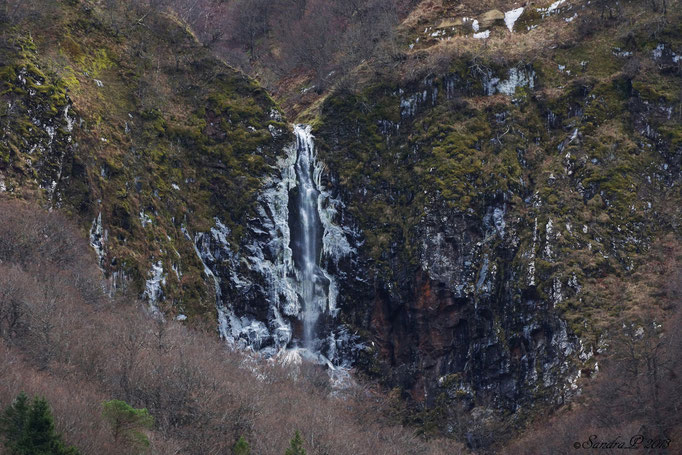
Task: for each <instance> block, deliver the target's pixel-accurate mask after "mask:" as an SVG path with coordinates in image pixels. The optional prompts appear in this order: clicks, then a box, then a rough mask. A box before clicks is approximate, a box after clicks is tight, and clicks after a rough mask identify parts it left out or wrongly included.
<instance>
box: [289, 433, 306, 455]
mask: <svg viewBox="0 0 682 455" xmlns="http://www.w3.org/2000/svg"><path fill="white" fill-rule="evenodd" d="M284 455H306V451H305V449H304V448H303V438H302V437H301V433H299V431H298V430H296V433H295V434H294V437H293V438H292V439H291V443H290V444H289V448H288V449H287V451H286V452H284Z"/></svg>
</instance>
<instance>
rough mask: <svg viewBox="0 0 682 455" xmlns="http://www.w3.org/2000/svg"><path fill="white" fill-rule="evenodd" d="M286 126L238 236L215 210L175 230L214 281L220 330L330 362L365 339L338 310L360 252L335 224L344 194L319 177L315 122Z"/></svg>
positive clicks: (351, 234)
mask: <svg viewBox="0 0 682 455" xmlns="http://www.w3.org/2000/svg"><path fill="white" fill-rule="evenodd" d="M293 129H294V135H295V139H296V140H295V142H292V143H290V144H287V145H286V147H285V148H284V150H283V152H284V153H283V154H282V156H281V157H280V158H279V160H278V162H277V165H276V167H275V168H274V169H273V172H272V175H271V176H269V177H267V178H265V179H264V182H263V188H262V190H261V193H260V195H259V196H258V203H257V206H256V215H257V216H256V217H254V218H252V219H250V220H249V221H248V222H247V224H246V226H245V228H246V235H245V237H244V243H243V244H242V245H239V246H237V245H231V244H230V241H229V239H230V229H229V228H228V227H227V226H226V225H225V224H224V223H223V222H221V220H220V219H219V218H218V217H216V218H214V223H215V224H214V227H212V228H211V229H210V230H209V231H208V232H199V233H195V234H194V235H190V233H189V231H187V229H186V228H185V227H184V226H183V228H182V230H183V233H184V234H185V237H186V238H187V239H188V240H190V241H191V242H192V243H193V245H194V251H195V253H196V255H197V257H198V259H199V261H200V262H201V264H202V266H203V269H204V275H205V277H206V279H207V280H212V281H213V284H214V287H215V293H216V294H215V298H216V306H217V310H218V324H219V332H220V335H221V337H222V338H223V339H225V340H226V341H227V342H228V343H231V344H234V345H236V346H239V347H242V348H246V349H253V350H254V351H257V352H259V353H260V354H262V355H264V356H266V357H275V356H278V357H279V356H284V357H283V358H286V359H288V360H287V361H293V360H292V359H300V358H306V359H308V360H310V361H313V362H317V363H320V364H325V365H327V366H328V367H329V369H330V370H336V369H338V368H337V367H344V368H345V367H347V366H350V362H351V357H352V352H354V351H357V350H358V349H361V348H362V345H361V344H360V342H359V340H358V337H357V336H356V335H355V334H352V333H349V331H348V329H347V328H346V327H345V326H344V325H343V324H341V323H340V322H339V321H338V319H337V315H338V312H339V309H338V308H337V299H338V293H339V285H338V283H337V279H338V277H339V276H342V275H341V274H342V273H343V272H341V268H342V267H344V264H346V265H345V266H346V267H347V266H348V261H350V260H351V259H352V258H353V257H354V256H355V255H356V254H357V252H356V249H355V247H354V246H352V245H354V244H357V242H358V238H359V235H360V234H359V233H358V232H357V231H356V230H355V229H353V228H352V227H351V226H347V225H344V224H342V223H341V221H342V219H343V216H342V210H343V202H342V201H341V200H340V199H338V198H336V197H334V196H332V194H331V190H330V188H325V187H324V185H323V183H322V182H323V175H324V169H325V167H324V165H323V164H322V162H320V161H319V160H318V159H317V157H316V156H315V146H314V140H313V139H314V138H313V135H312V128H311V127H310V126H308V125H294V127H293ZM351 241H352V244H351Z"/></svg>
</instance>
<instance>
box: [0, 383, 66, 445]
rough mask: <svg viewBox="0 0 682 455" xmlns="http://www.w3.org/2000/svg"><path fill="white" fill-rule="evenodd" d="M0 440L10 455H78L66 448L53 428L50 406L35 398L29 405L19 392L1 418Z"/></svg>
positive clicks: (39, 398) (42, 399)
mask: <svg viewBox="0 0 682 455" xmlns="http://www.w3.org/2000/svg"><path fill="white" fill-rule="evenodd" d="M0 436H2V438H3V439H4V440H5V441H4V442H5V447H6V448H7V450H8V452H9V454H11V455H78V453H79V452H78V450H77V449H76V448H75V447H67V446H66V445H65V444H64V442H63V441H62V438H61V436H60V435H59V434H57V432H56V431H55V428H54V419H53V417H52V412H51V411H50V405H49V404H48V403H47V401H46V400H45V399H44V398H41V397H35V398H34V399H33V401H32V403H30V404H29V400H28V397H27V396H26V394H25V393H24V392H21V393H20V394H19V395H18V396H17V398H16V399H15V400H14V403H12V404H11V405H10V406H8V407H7V408H5V411H4V412H3V414H2V416H0Z"/></svg>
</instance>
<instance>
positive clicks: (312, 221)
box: [289, 125, 329, 352]
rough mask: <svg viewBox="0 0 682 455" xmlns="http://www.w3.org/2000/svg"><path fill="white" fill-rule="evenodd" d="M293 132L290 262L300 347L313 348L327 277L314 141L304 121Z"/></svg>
mask: <svg viewBox="0 0 682 455" xmlns="http://www.w3.org/2000/svg"><path fill="white" fill-rule="evenodd" d="M294 133H295V135H296V154H297V156H296V180H297V183H298V185H297V188H296V191H297V193H298V195H297V204H292V205H291V207H290V208H289V210H290V212H291V213H290V223H292V224H293V225H294V229H292V232H293V233H294V235H293V236H292V250H293V251H294V263H295V265H296V269H297V275H298V280H299V283H300V300H301V306H302V309H303V311H302V322H303V340H302V341H303V347H304V348H306V349H308V350H309V351H312V352H317V351H318V350H319V346H317V344H318V343H317V341H318V339H317V336H316V333H315V328H316V325H317V322H318V320H319V318H320V315H321V314H322V313H324V312H326V310H327V308H328V306H329V305H328V300H329V296H328V293H329V280H328V279H327V278H326V277H325V273H324V272H323V271H322V270H321V268H320V252H321V243H322V233H321V230H320V225H321V220H320V215H319V213H318V197H319V195H320V188H318V186H317V184H316V183H317V182H316V181H315V179H313V173H314V164H315V157H314V144H313V136H312V134H311V128H310V126H308V125H295V126H294Z"/></svg>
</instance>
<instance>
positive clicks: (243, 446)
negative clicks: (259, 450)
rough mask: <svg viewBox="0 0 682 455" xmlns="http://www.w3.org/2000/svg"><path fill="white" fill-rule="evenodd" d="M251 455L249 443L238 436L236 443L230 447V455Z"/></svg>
mask: <svg viewBox="0 0 682 455" xmlns="http://www.w3.org/2000/svg"><path fill="white" fill-rule="evenodd" d="M250 454H251V447H249V443H248V442H246V439H244V436H240V437H239V439H238V440H237V442H235V443H234V446H232V455H250Z"/></svg>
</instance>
